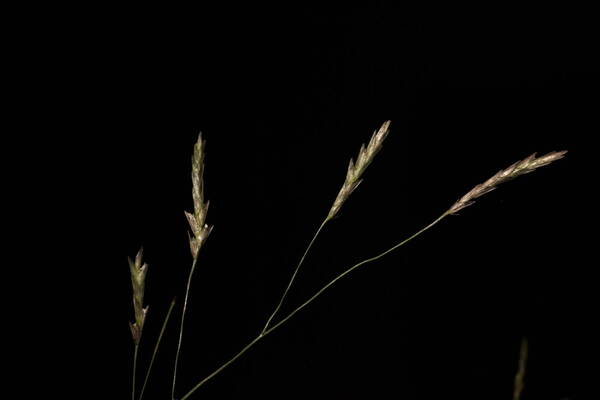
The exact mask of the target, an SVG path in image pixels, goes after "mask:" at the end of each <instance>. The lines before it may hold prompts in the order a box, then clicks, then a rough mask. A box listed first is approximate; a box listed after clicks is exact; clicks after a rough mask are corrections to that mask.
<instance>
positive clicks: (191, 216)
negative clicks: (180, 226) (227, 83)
mask: <svg viewBox="0 0 600 400" xmlns="http://www.w3.org/2000/svg"><path fill="white" fill-rule="evenodd" d="M205 147H206V141H205V140H203V139H202V133H200V134H199V135H198V141H197V142H196V144H195V145H194V154H193V155H192V198H193V199H194V212H193V213H189V212H187V211H184V212H185V216H186V218H187V220H188V223H189V224H190V228H191V230H192V234H191V235H189V234H188V236H189V240H190V251H191V252H192V257H194V259H195V258H196V257H198V252H199V251H200V248H201V247H202V245H203V244H204V242H205V241H206V239H207V238H208V235H210V232H211V231H212V229H213V227H212V226H209V225H207V224H206V215H207V213H208V206H209V203H210V202H208V201H206V202H205V201H204V154H205V151H204V149H205Z"/></svg>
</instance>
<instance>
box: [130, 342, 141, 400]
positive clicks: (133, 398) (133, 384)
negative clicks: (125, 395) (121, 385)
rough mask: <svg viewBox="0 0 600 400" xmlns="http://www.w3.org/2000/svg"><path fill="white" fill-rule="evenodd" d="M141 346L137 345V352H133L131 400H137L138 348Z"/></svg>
mask: <svg viewBox="0 0 600 400" xmlns="http://www.w3.org/2000/svg"><path fill="white" fill-rule="evenodd" d="M139 347H140V346H139V345H138V344H136V345H135V350H134V351H133V373H132V376H131V400H135V373H136V369H137V355H138V348H139Z"/></svg>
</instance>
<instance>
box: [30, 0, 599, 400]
mask: <svg viewBox="0 0 600 400" xmlns="http://www.w3.org/2000/svg"><path fill="white" fill-rule="evenodd" d="M77 11H78V14H77V17H76V18H74V19H73V20H71V21H69V23H68V24H59V23H57V24H56V26H54V27H53V30H54V31H56V32H58V33H59V34H58V35H56V36H52V38H48V37H44V36H43V35H40V42H41V43H45V45H47V46H46V47H45V48H46V49H48V50H47V54H45V55H42V58H43V59H44V61H45V63H46V65H48V68H47V69H45V70H44V71H45V76H43V77H42V79H47V80H48V81H50V82H51V87H52V88H53V90H55V92H52V93H60V96H61V97H63V96H64V97H67V102H66V103H65V104H66V105H67V106H66V107H64V108H62V107H58V108H60V111H58V112H56V113H52V115H51V117H50V118H52V119H53V120H54V121H58V122H59V123H60V121H61V120H63V119H64V120H65V121H67V122H65V132H69V133H71V132H72V133H74V135H67V134H66V133H65V134H64V135H58V139H57V140H58V142H59V144H61V145H64V148H65V149H67V151H71V149H72V156H74V158H73V159H71V160H73V161H68V162H64V165H63V166H64V167H65V169H67V168H68V169H69V173H70V174H72V176H73V177H74V178H75V182H79V184H80V185H79V186H77V188H76V189H77V190H75V191H76V192H77V197H75V198H69V200H67V203H68V204H67V206H69V205H70V206H72V207H74V209H75V208H76V209H81V211H79V212H78V213H76V214H77V215H76V217H79V218H81V222H82V223H84V224H87V225H88V228H89V224H90V223H92V225H93V226H94V228H93V229H92V232H89V233H88V234H86V235H85V237H84V236H83V234H82V237H80V238H79V239H82V240H84V241H85V242H86V246H87V247H86V248H88V249H90V251H91V252H92V254H93V256H90V255H89V254H88V255H87V256H86V260H87V261H88V262H89V263H90V264H91V265H93V267H92V266H91V265H90V268H89V269H88V270H89V272H87V273H86V274H85V275H84V276H85V278H86V279H87V282H89V283H88V284H89V286H87V288H88V290H91V292H93V293H95V296H93V297H94V299H92V300H91V305H90V303H89V302H90V300H89V299H88V300H86V302H85V303H84V302H81V303H79V302H77V304H78V306H77V307H76V309H75V310H73V313H74V314H75V316H74V317H73V320H74V321H75V322H76V323H78V322H77V321H82V323H89V324H93V325H94V329H93V332H94V335H93V337H94V340H90V341H91V342H92V344H90V343H88V344H87V346H86V347H87V348H90V349H92V351H90V352H89V353H86V354H89V355H86V356H85V357H86V361H85V362H86V363H88V364H87V365H90V366H91V368H82V369H81V371H79V372H81V373H82V375H88V376H87V377H86V379H91V380H93V381H95V382H94V384H93V387H94V388H95V390H97V391H101V392H102V393H106V397H105V398H126V396H128V393H129V390H130V371H131V358H132V350H133V346H132V342H131V337H130V333H129V329H128V326H127V322H128V321H129V320H131V319H132V317H133V312H132V310H131V288H130V281H129V272H128V267H127V261H126V257H127V256H133V255H135V253H136V251H137V249H138V248H139V246H141V245H143V246H144V249H145V260H146V261H147V262H148V264H149V265H150V267H149V272H148V280H147V288H146V303H147V304H149V305H150V312H149V316H148V320H147V325H146V328H145V332H144V337H143V343H142V347H141V353H140V359H139V360H140V367H141V369H142V371H143V370H144V368H145V366H147V363H148V361H149V356H150V354H151V348H152V345H153V343H154V341H155V340H156V336H157V334H158V331H159V329H160V324H161V322H162V318H163V316H164V314H165V312H166V310H167V307H168V304H169V302H170V301H171V299H172V298H173V297H174V296H177V297H178V299H179V303H178V306H181V300H182V298H183V293H184V286H185V280H186V277H187V273H188V271H189V268H190V264H191V257H190V255H189V249H188V247H187V236H186V231H187V229H188V228H187V225H186V221H185V218H184V215H183V210H191V208H192V201H191V181H190V157H191V151H192V145H193V143H194V141H195V140H196V138H197V135H198V133H199V132H200V131H202V132H203V135H204V138H205V139H206V140H207V157H206V173H205V181H206V193H207V197H208V199H210V200H211V207H210V211H209V214H208V222H209V223H210V224H214V226H215V228H214V231H213V233H212V235H211V236H210V238H209V240H208V242H207V243H206V246H205V248H204V249H203V251H202V253H201V258H200V260H199V263H198V268H197V271H196V274H195V277H194V281H193V289H192V293H191V297H190V304H189V310H188V316H187V325H186V329H185V335H184V343H183V353H182V357H181V365H180V375H179V379H178V390H177V393H178V394H179V397H180V396H181V395H182V394H183V393H185V392H186V391H187V390H189V389H190V388H191V387H192V386H193V385H194V384H195V383H196V382H197V381H199V380H200V379H201V378H202V377H204V376H206V375H207V374H209V373H210V372H211V371H212V370H214V369H215V368H216V367H217V366H219V365H220V364H222V363H223V362H224V361H226V360H227V359H228V358H229V357H231V356H233V355H234V354H235V353H236V352H237V351H238V350H239V349H241V348H242V347H243V346H244V345H245V344H246V343H247V342H249V341H250V340H251V339H252V338H254V337H255V336H256V335H257V333H258V332H259V331H260V329H261V327H262V326H263V324H264V322H265V320H266V318H267V317H268V315H269V313H270V312H271V311H272V309H273V307H274V306H275V304H276V302H277V300H278V298H279V296H280V295H281V293H282V290H283V289H284V287H285V284H286V282H287V280H288V279H289V276H290V274H291V272H292V271H293V268H294V265H295V263H296V262H297V261H298V260H299V257H300V255H301V254H302V252H303V250H304V248H305V246H306V245H307V244H308V242H309V240H310V238H311V236H312V234H313V233H314V231H315V230H316V228H317V227H318V225H319V224H320V222H321V221H322V219H323V218H324V217H325V215H326V214H327V211H328V210H329V207H330V205H331V203H332V201H333V200H334V198H335V196H336V194H337V192H338V190H339V188H340V186H341V184H342V182H343V179H344V175H345V170H346V166H347V163H348V160H349V158H350V157H355V156H356V154H357V152H358V149H359V147H360V144H361V143H363V142H366V141H368V139H369V138H370V136H371V134H372V133H373V131H374V130H375V129H377V128H378V127H379V126H380V124H381V123H382V122H383V121H385V120H387V119H390V120H392V129H391V133H390V135H389V137H388V139H387V140H386V142H385V145H384V148H383V150H382V151H381V153H379V155H378V156H377V158H376V160H375V162H374V163H373V164H372V165H371V166H370V167H369V169H368V171H367V173H366V176H365V181H364V182H363V184H362V185H361V187H360V188H359V189H358V190H357V191H356V192H355V193H354V194H353V195H352V197H351V198H350V200H349V201H348V202H347V203H346V204H345V205H344V207H343V208H342V211H341V214H340V216H339V218H337V219H336V220H334V221H333V222H331V223H330V224H328V226H327V227H326V229H325V230H324V232H323V234H322V235H321V236H320V238H319V240H318V241H317V243H316V245H315V247H314V249H313V251H312V252H311V253H310V256H309V258H308V259H307V262H306V264H305V266H304V268H303V269H302V271H301V273H300V275H299V277H298V280H297V284H296V285H295V286H294V289H293V291H292V293H291V295H290V297H289V299H288V301H287V302H286V304H285V307H284V309H283V310H282V312H283V314H281V315H284V314H285V312H286V311H287V312H289V311H290V310H292V309H293V308H294V306H297V305H299V304H300V303H301V302H303V301H304V300H305V299H306V298H307V297H308V296H310V295H312V294H313V293H314V292H315V291H316V290H318V288H320V287H321V286H322V285H324V284H325V283H326V282H328V281H329V280H331V279H332V278H333V277H335V276H336V275H337V274H339V273H340V272H342V271H344V270H345V269H346V268H348V267H349V266H351V265H353V264H354V263H356V262H358V261H360V260H362V259H364V258H367V257H370V256H373V255H375V254H378V253H379V252H381V251H382V250H385V249H387V248H389V247H391V246H392V245H393V244H395V243H397V242H398V241H400V240H402V239H404V238H406V237H407V236H409V235H411V234H412V233H414V232H415V231H417V230H419V229H420V228H422V227H423V226H425V225H426V224H428V223H429V222H431V221H432V220H434V219H435V218H437V216H439V215H440V214H441V213H442V212H444V211H445V210H446V209H447V208H448V207H450V206H451V205H452V203H453V202H454V201H455V200H457V199H458V198H459V197H460V196H462V195H463V194H464V193H466V191H468V190H470V189H471V188H472V187H473V186H474V185H476V184H478V183H480V182H482V181H484V180H485V179H487V178H488V177H490V176H491V175H492V174H494V173H495V172H496V171H498V170H499V169H501V168H504V167H507V166H508V165H510V164H511V163H513V162H514V161H516V160H519V159H521V158H524V157H526V156H527V155H529V154H531V153H533V152H539V153H545V152H549V151H554V150H562V149H567V150H569V154H568V155H567V157H566V158H565V159H564V160H561V161H559V162H557V163H556V164H553V165H551V166H549V167H545V168H543V169H542V170H540V171H537V172H535V173H534V174H531V175H528V176H525V177H522V178H519V179H518V180H517V181H514V182H511V183H508V184H506V185H504V186H503V187H502V188H500V189H498V190H497V191H495V192H493V193H491V194H489V195H486V196H485V197H484V198H482V199H480V200H479V201H478V202H477V203H476V204H475V205H474V206H472V207H469V208H467V209H465V210H464V211H462V212H461V213H460V215H459V216H453V217H450V218H447V219H445V220H444V221H443V222H441V223H440V224H439V225H438V226H436V227H435V228H434V229H432V230H431V231H428V232H427V233H426V234H424V235H423V236H421V237H420V238H418V239H417V240H415V241H414V242H411V243H410V244H408V245H406V246H405V247H403V248H401V249H399V250H398V251H396V252H394V253H393V254H391V255H389V256H387V257H386V258H385V259H383V260H381V261H378V262H376V263H373V264H369V265H368V266H366V267H365V268H364V269H361V270H358V271H356V272H355V273H353V274H352V275H351V276H349V277H347V278H346V279H343V280H342V281H340V282H338V284H336V285H335V286H334V287H333V288H332V289H331V290H330V291H328V292H327V293H326V294H324V295H323V296H322V297H320V298H319V299H318V300H317V301H315V302H314V303H313V304H311V305H310V306H309V307H307V308H306V309H305V310H304V311H302V312H301V313H299V314H298V315H297V316H296V317H294V318H293V319H292V320H290V321H289V323H287V324H286V325H285V326H283V327H282V328H281V329H279V330H277V331H275V332H274V333H273V334H272V335H269V337H267V338H266V339H265V340H264V341H262V342H261V343H259V344H258V345H257V346H255V347H254V348H253V349H252V350H250V351H249V352H248V353H246V354H245V355H244V356H243V357H242V358H241V359H239V360H238V361H237V362H236V363H235V364H233V365H232V366H230V367H229V368H228V369H226V370H225V371H224V372H223V373H221V374H220V375H219V376H217V377H216V378H215V379H214V380H212V381H211V382H209V383H208V384H207V385H206V386H204V387H203V388H202V389H201V390H200V391H198V392H197V393H196V395H195V396H194V397H192V398H205V399H208V398H211V399H212V398H215V399H217V398H219V399H220V398H254V397H259V398H260V397H271V396H276V397H278V398H332V399H338V398H339V399H342V398H344V399H348V398H402V399H434V398H435V399H437V398H462V399H471V398H472V399H476V398H477V399H481V398H486V399H509V398H511V396H512V380H513V377H514V374H515V371H516V366H517V358H518V348H519V342H520V340H521V337H523V336H524V335H525V336H527V337H528V338H529V340H530V362H529V364H528V371H527V384H526V389H525V393H524V395H523V399H525V400H526V399H557V400H558V399H563V398H570V399H584V398H593V397H590V395H589V394H586V393H589V389H590V388H592V383H593V379H594V376H595V373H594V372H593V368H592V360H593V357H592V355H591V347H592V345H593V340H592V339H593V338H592V336H593V335H592V334H591V333H590V332H591V331H590V327H591V325H592V322H593V320H594V317H593V315H595V314H594V307H593V306H592V305H591V304H592V303H591V301H592V297H593V296H592V293H593V291H594V290H595V289H594V285H593V284H592V279H591V276H592V275H591V270H592V265H593V261H590V260H589V259H588V257H589V256H588V255H587V253H588V252H589V251H590V246H591V245H592V243H593V241H592V235H591V234H589V233H586V232H585V226H586V220H588V221H589V218H590V213H591V211H590V210H591V205H592V204H593V203H594V201H593V200H592V198H591V194H590V192H591V190H592V189H591V187H592V186H593V185H594V182H593V179H592V175H593V174H592V173H591V171H590V164H591V163H592V161H591V160H593V158H594V156H593V153H592V149H591V143H592V141H593V138H594V136H595V135H596V134H597V132H598V129H597V124H596V118H595V116H596V112H597V102H596V100H595V98H596V93H597V80H596V72H597V69H596V66H595V65H593V61H594V60H593V58H594V56H593V53H594V52H595V47H594V46H595V45H594V41H593V40H592V37H593V30H594V29H593V21H592V20H591V18H589V16H590V14H589V13H587V12H586V10H536V11H535V12H533V13H525V12H524V10H519V9H504V10H501V9H497V10H491V11H490V10H476V9H471V8H469V9H466V8H465V9H464V10H461V9H452V10H439V9H438V10H435V13H433V12H432V11H433V10H426V11H419V12H417V11H414V10H408V9H396V8H393V7H390V6H388V5H386V4H377V5H375V4H374V5H372V6H371V7H369V8H348V7H346V8H339V9H333V8H332V9H323V8H318V7H309V6H304V7H302V8H298V9H291V8H290V9H285V10H283V9H277V8H275V9H274V8H268V7H262V8H261V7H258V8H256V7H249V6H246V7H245V8H239V7H237V6H233V5H231V8H229V7H228V6H223V7H222V8H221V9H218V10H215V9H211V10H208V9H205V10H194V11H191V10H183V9H182V10H164V9H161V8H155V9H150V8H148V7H146V8H136V9H127V10H125V9H118V8H116V9H114V10H113V9H111V10H108V9H102V10H101V9H98V10H87V9H86V10H77ZM450 11H452V14H450V13H449V12H450ZM53 44H54V45H55V46H53ZM53 97H54V95H47V100H48V101H49V102H52V99H53ZM57 161H59V163H60V162H61V161H62V160H57ZM76 185H77V184H76ZM70 189H73V188H70ZM84 210H85V211H84ZM88 231H89V229H88ZM79 232H82V231H79ZM92 238H93V239H92ZM84 304H85V305H84ZM90 307H91V308H93V309H94V313H95V316H94V318H91V319H90V318H89V317H90V315H89V313H90ZM179 311H180V307H178V308H177V312H176V313H175V314H174V317H173V319H172V321H171V323H170V325H169V327H168V330H167V333H166V337H165V340H164V342H163V347H162V350H161V352H160V353H159V355H158V358H157V361H156V365H155V369H154V373H153V376H152V379H151V382H150V385H149V387H148V389H147V392H146V395H145V398H147V399H149V400H150V399H166V398H168V397H167V396H169V394H170V380H171V377H170V374H171V371H172V363H173V358H174V349H175V346H176V340H175V339H176V336H177V328H176V326H177V323H178V320H179V317H180V312H179ZM77 339H80V340H83V339H82V338H81V337H80V336H79V337H77ZM87 340H88V339H85V341H87ZM74 347H76V346H74ZM92 365H93V366H92ZM91 371H95V373H94V374H91ZM89 375H92V378H90V377H89ZM138 385H139V384H138ZM138 387H139V386H138Z"/></svg>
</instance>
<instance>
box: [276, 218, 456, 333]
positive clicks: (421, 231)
mask: <svg viewBox="0 0 600 400" xmlns="http://www.w3.org/2000/svg"><path fill="white" fill-rule="evenodd" d="M446 215H447V214H446V213H444V214H442V216H440V217H439V218H438V219H436V220H435V221H433V222H432V223H431V224H429V225H427V226H426V227H425V228H423V229H421V230H420V231H418V232H417V233H415V234H414V235H412V236H411V237H409V238H407V239H405V240H403V241H402V242H400V243H398V244H397V245H395V246H394V247H391V248H389V249H387V250H386V251H384V252H383V253H380V254H378V255H376V256H375V257H371V258H367V259H366V260H363V261H361V262H359V263H358V264H355V265H354V266H352V267H351V268H349V269H347V270H346V271H344V272H342V273H341V274H339V275H338V276H336V277H335V278H334V279H333V280H332V281H331V282H329V283H328V284H327V285H325V286H323V287H322V288H321V289H320V290H319V291H318V292H317V293H315V294H314V295H313V296H312V297H311V298H310V299H308V300H306V301H305V302H304V303H303V304H302V305H300V306H298V307H297V308H296V309H295V310H294V311H292V312H291V313H289V314H288V315H287V316H286V317H285V318H283V319H282V320H281V321H279V322H278V323H277V324H275V325H273V326H272V327H271V329H269V330H267V331H266V332H265V335H266V334H268V333H271V332H273V331H274V330H275V329H277V328H278V327H279V326H281V325H282V324H283V323H285V322H286V321H287V320H288V319H290V318H291V317H293V316H294V314H296V313H297V312H298V311H300V310H302V309H303V308H304V307H306V306H307V305H308V304H310V303H312V302H313V300H315V299H316V298H317V297H319V296H320V295H321V294H322V293H323V292H324V291H326V290H327V289H328V288H329V287H331V286H332V285H333V284H334V283H336V282H337V281H338V280H340V279H341V278H343V277H344V276H346V275H348V274H349V273H350V272H352V271H354V270H355V269H357V268H358V267H360V266H361V265H365V264H368V263H370V262H372V261H375V260H378V259H380V258H381V257H383V256H385V255H387V254H388V253H391V252H392V251H394V250H396V249H397V248H398V247H400V246H402V245H404V244H406V243H408V242H410V241H411V240H413V239H414V238H416V237H417V236H419V235H420V234H421V233H423V232H425V231H426V230H428V229H429V228H431V227H432V226H434V225H435V224H437V223H438V222H440V221H441V220H442V218H444V217H445V216H446Z"/></svg>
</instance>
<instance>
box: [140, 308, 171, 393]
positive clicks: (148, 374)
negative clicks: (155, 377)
mask: <svg viewBox="0 0 600 400" xmlns="http://www.w3.org/2000/svg"><path fill="white" fill-rule="evenodd" d="M174 306H175V299H173V301H171V306H170V307H169V311H168V312H167V316H166V317H165V322H163V326H162V328H161V330H160V334H159V335H158V340H157V341H156V346H154V353H152V359H151V360H150V365H149V366H148V371H147V372H146V378H145V379H144V384H143V385H142V391H141V392H140V397H139V398H138V400H142V397H143V396H144V390H146V384H147V383H148V378H149V377H150V371H151V370H152V365H153V364H154V358H155V357H156V353H157V352H158V347H159V346H160V341H161V340H162V337H163V333H165V328H166V327H167V322H169V317H170V316H171V311H173V307H174Z"/></svg>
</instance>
